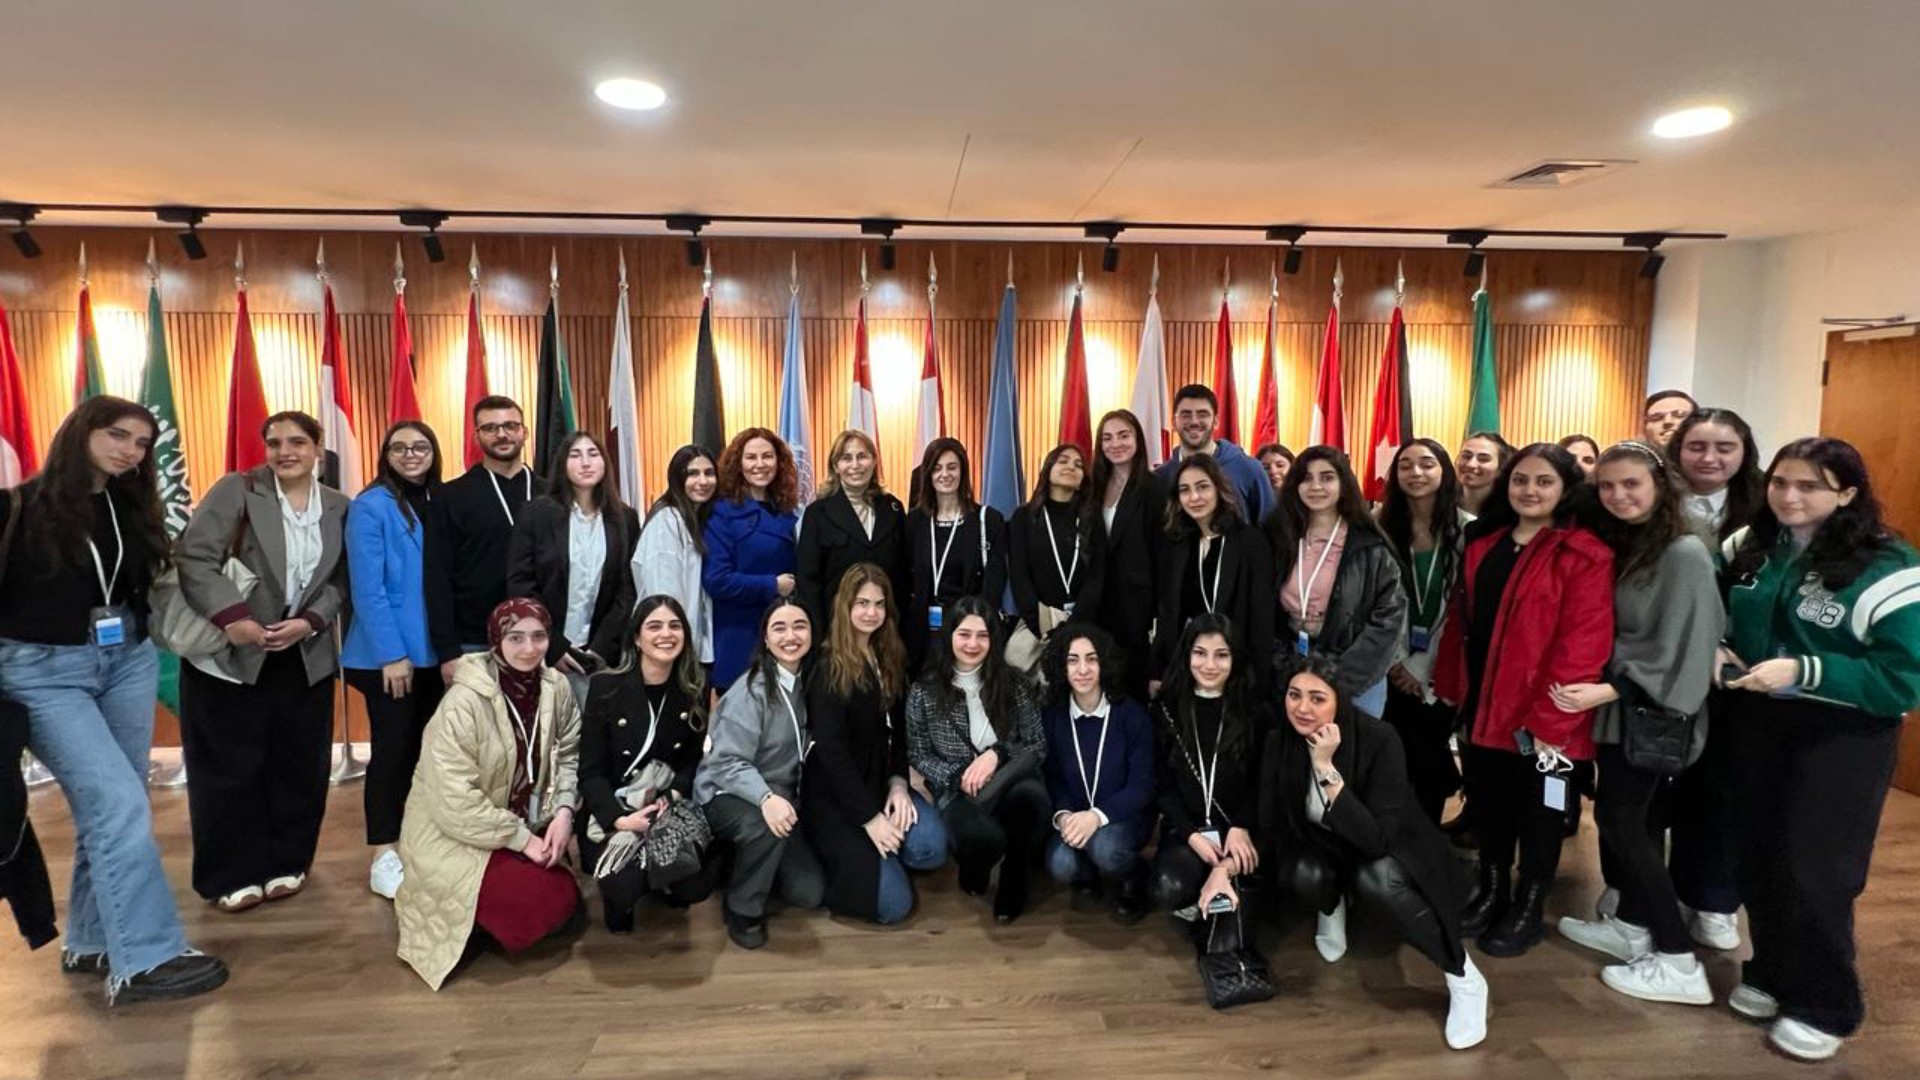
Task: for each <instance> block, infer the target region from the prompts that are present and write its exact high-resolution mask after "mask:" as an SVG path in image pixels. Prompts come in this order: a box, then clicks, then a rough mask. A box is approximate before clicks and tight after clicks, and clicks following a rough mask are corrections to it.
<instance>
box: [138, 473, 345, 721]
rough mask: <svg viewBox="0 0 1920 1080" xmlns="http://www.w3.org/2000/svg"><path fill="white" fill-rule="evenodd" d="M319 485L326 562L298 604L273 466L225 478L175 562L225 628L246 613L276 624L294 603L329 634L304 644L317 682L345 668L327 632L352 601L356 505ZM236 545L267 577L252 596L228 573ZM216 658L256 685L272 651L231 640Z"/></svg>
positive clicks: (185, 535) (199, 606)
mask: <svg viewBox="0 0 1920 1080" xmlns="http://www.w3.org/2000/svg"><path fill="white" fill-rule="evenodd" d="M313 490H314V492H315V494H316V495H317V496H318V497H319V499H320V564H319V565H318V566H316V567H315V568H314V571H313V580H312V581H310V582H308V584H307V589H306V593H305V594H304V595H302V596H300V597H298V598H296V600H297V602H295V603H291V604H290V603H289V601H288V598H287V595H286V592H287V585H286V581H287V538H286V532H285V530H284V529H283V528H282V526H281V523H280V500H279V497H278V496H277V495H276V494H275V491H274V484H273V470H272V469H271V468H269V467H267V466H265V465H262V466H259V467H258V468H255V469H252V470H250V471H248V472H244V473H228V474H227V475H225V476H223V477H221V478H220V480H219V482H218V483H216V484H214V485H213V488H212V490H210V491H208V492H207V494H206V497H204V498H202V499H201V500H200V505H199V506H198V507H196V508H195V509H194V512H193V517H192V518H190V519H189V520H188V521H187V527H186V529H185V530H184V531H182V532H181V534H180V539H179V540H177V541H175V543H174V548H173V560H174V562H175V563H176V564H177V565H178V566H179V568H180V592H181V594H182V595H184V596H185V597H186V599H187V603H189V604H191V605H192V606H193V609H194V610H195V611H197V612H199V613H200V614H201V615H204V616H206V617H207V619H209V620H211V621H212V622H213V624H214V625H215V626H220V627H225V626H227V625H229V624H231V623H234V622H238V621H239V620H241V619H244V618H252V619H253V620H255V621H256V622H258V623H259V624H260V625H262V626H270V625H272V624H273V623H276V622H279V621H280V620H281V619H284V618H286V616H287V611H288V610H289V608H291V610H292V611H293V612H294V614H296V615H302V616H306V617H307V618H308V619H309V620H310V621H312V622H314V624H315V625H314V628H315V629H316V630H319V631H322V632H321V633H316V634H313V635H311V636H309V637H308V638H307V639H306V640H305V641H303V642H301V643H300V645H299V646H298V648H299V650H300V658H301V659H302V660H303V661H304V662H305V663H306V666H307V684H308V685H310V686H311V685H312V684H314V683H317V682H319V681H320V680H321V679H324V678H326V677H327V676H329V675H332V674H333V673H334V672H335V671H336V670H338V668H339V650H338V649H337V648H335V645H334V638H333V634H332V633H330V632H327V631H330V630H331V629H332V625H333V623H335V622H336V621H338V620H339V618H340V613H341V610H342V609H343V608H344V607H345V606H346V599H347V595H348V593H347V555H346V548H345V546H344V540H343V534H342V529H343V526H344V524H345V522H346V518H347V508H348V507H349V506H350V505H352V504H351V502H350V501H349V500H348V499H347V497H346V496H345V495H342V494H341V493H340V492H338V491H335V490H334V489H333V488H330V487H327V486H325V485H324V484H321V483H320V482H319V481H317V480H316V481H315V482H314V488H313ZM243 516H244V517H245V518H246V527H245V528H244V529H242V530H241V532H240V537H239V543H238V545H237V546H236V547H234V548H230V545H233V541H234V531H235V529H236V528H238V527H239V526H240V524H241V518H242V517H243ZM230 551H232V553H235V554H238V556H239V558H240V561H241V562H242V563H243V564H245V565H246V567H247V569H249V570H252V571H253V572H254V574H255V575H257V576H258V577H259V579H260V583H259V584H258V585H256V586H254V589H253V591H252V592H251V593H249V594H248V595H247V596H246V597H244V598H243V597H242V596H241V595H240V590H238V589H236V588H234V586H233V582H231V581H229V580H227V577H226V575H225V574H222V573H221V572H220V567H221V566H222V565H223V564H224V563H225V562H226V561H227V556H228V554H229V553H230ZM214 659H215V661H216V662H217V663H218V664H219V666H220V668H221V670H223V671H225V672H227V673H228V674H230V675H232V676H234V677H235V678H237V679H239V680H240V681H241V682H243V683H247V684H249V685H251V684H252V683H253V681H254V680H255V679H258V678H259V677H260V667H261V665H263V664H265V663H266V660H267V653H266V650H264V649H262V648H260V647H258V646H254V645H248V646H244V647H241V646H232V645H229V646H228V647H227V648H226V649H224V650H222V651H221V652H219V653H216V654H215V655H214Z"/></svg>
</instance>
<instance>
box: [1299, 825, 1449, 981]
mask: <svg viewBox="0 0 1920 1080" xmlns="http://www.w3.org/2000/svg"><path fill="white" fill-rule="evenodd" d="M1278 877H1279V881H1280V883H1281V884H1282V885H1283V886H1285V888H1286V889H1287V891H1288V892H1289V893H1291V894H1292V895H1293V898H1294V899H1295V900H1297V901H1298V902H1299V903H1300V905H1301V906H1302V907H1305V908H1309V909H1311V910H1313V911H1316V912H1319V913H1321V914H1330V913H1332V911H1333V909H1334V908H1335V907H1337V906H1339V903H1340V901H1341V899H1342V898H1344V897H1346V896H1348V895H1349V894H1351V895H1352V896H1353V897H1354V898H1355V899H1356V900H1358V901H1359V904H1360V906H1363V907H1365V908H1366V909H1368V910H1370V911H1377V912H1380V913H1381V914H1383V915H1385V916H1387V918H1389V919H1391V920H1392V921H1393V925H1394V929H1396V930H1398V931H1399V932H1400V939H1401V940H1402V941H1405V942H1406V943H1407V944H1409V945H1411V946H1413V947H1414V948H1415V949H1418V950H1419V951H1420V954H1421V955H1423V956H1425V957H1426V958H1427V959H1429V960H1431V961H1433V962H1434V964H1435V965H1436V966H1438V967H1439V968H1440V970H1442V971H1444V972H1446V973H1448V974H1449V975H1459V974H1461V973H1463V972H1465V971H1466V950H1465V948H1464V947H1463V946H1462V945H1461V943H1460V937H1459V935H1458V934H1455V933H1452V932H1450V931H1448V930H1447V926H1446V922H1445V921H1444V920H1442V919H1441V918H1440V913H1439V912H1438V911H1436V910H1435V909H1434V906H1433V904H1432V902H1430V901H1429V900H1428V899H1427V897H1426V894H1425V893H1422V892H1421V891H1420V887H1419V886H1417V885H1415V884H1414V883H1413V879H1412V877H1410V876H1409V875H1408V874H1407V868H1406V866H1405V865H1404V864H1402V863H1401V862H1400V860H1398V859H1396V858H1394V857H1393V856H1391V855H1383V856H1381V857H1380V858H1378V859H1374V860H1372V861H1370V862H1356V863H1339V862H1336V861H1335V860H1334V858H1333V857H1332V856H1330V855H1329V854H1328V853H1327V852H1325V851H1322V850H1320V849H1318V848H1301V849H1299V850H1297V851H1294V852H1291V853H1289V854H1288V855H1286V856H1284V857H1283V858H1282V859H1281V862H1280V866H1279V869H1278Z"/></svg>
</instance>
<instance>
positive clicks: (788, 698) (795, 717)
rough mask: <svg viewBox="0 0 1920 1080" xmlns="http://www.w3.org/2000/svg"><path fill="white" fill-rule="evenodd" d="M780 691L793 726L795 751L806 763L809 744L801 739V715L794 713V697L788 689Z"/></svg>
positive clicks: (782, 688) (781, 700)
mask: <svg viewBox="0 0 1920 1080" xmlns="http://www.w3.org/2000/svg"><path fill="white" fill-rule="evenodd" d="M776 681H777V677H776ZM779 690H780V704H782V705H785V706H786V707H787V720H788V722H790V723H791V724H793V749H794V751H795V752H796V753H798V754H799V755H800V760H802V761H805V760H806V759H807V743H806V740H804V739H802V738H801V737H800V714H799V713H797V712H794V711H793V695H792V694H789V693H788V692H787V688H786V687H784V686H782V687H780V688H779Z"/></svg>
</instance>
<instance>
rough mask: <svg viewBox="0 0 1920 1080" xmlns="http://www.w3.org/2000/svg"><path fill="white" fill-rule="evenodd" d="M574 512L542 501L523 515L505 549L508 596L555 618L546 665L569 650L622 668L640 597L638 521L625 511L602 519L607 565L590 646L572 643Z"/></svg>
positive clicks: (595, 603) (532, 504) (530, 505)
mask: <svg viewBox="0 0 1920 1080" xmlns="http://www.w3.org/2000/svg"><path fill="white" fill-rule="evenodd" d="M571 513H572V510H571V509H570V508H568V507H566V506H562V505H561V504H560V503H559V502H557V501H556V500H554V499H553V498H552V497H551V496H547V495H542V496H540V497H539V498H536V499H534V500H533V501H532V502H530V503H528V504H527V505H526V507H525V509H523V510H521V511H520V520H519V521H517V522H516V523H515V524H514V526H513V539H512V541H511V542H510V543H509V544H508V545H507V595H508V596H531V597H533V598H534V599H535V600H538V601H540V602H541V603H542V604H545V605H546V608H547V614H548V615H551V616H552V617H553V631H552V641H551V643H550V644H549V645H548V646H547V663H548V664H557V663H559V662H560V657H562V656H564V655H565V654H566V652H567V650H568V649H570V648H583V649H591V650H593V652H594V653H595V654H596V655H597V656H599V657H600V659H602V660H604V661H606V662H607V663H609V664H617V663H619V662H620V653H621V651H622V650H623V649H624V648H625V647H626V642H625V640H624V639H625V638H626V636H627V619H628V617H629V616H630V615H631V614H632V613H633V605H634V603H635V602H636V601H638V600H639V597H637V596H635V595H634V592H633V549H634V545H636V544H638V543H639V542H640V515H639V514H637V513H635V512H634V510H633V507H631V506H622V507H621V508H620V512H619V513H617V514H606V513H603V514H601V515H600V524H601V527H602V528H603V529H605V530H606V534H607V564H606V566H605V567H603V568H602V569H601V571H600V591H599V593H597V594H596V595H595V596H594V600H593V620H592V632H593V639H592V640H591V641H568V640H567V635H566V621H567V572H568V570H569V569H570V567H569V565H568V563H569V556H568V543H567V525H568V517H569V515H570V514H571Z"/></svg>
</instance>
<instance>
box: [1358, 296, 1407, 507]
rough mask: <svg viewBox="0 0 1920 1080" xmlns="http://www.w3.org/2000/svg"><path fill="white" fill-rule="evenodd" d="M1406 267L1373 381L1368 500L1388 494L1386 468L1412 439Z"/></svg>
mask: <svg viewBox="0 0 1920 1080" xmlns="http://www.w3.org/2000/svg"><path fill="white" fill-rule="evenodd" d="M1406 292H1407V274H1406V270H1405V269H1404V268H1402V269H1400V270H1399V271H1398V272H1397V273H1396V274H1395V277H1394V294H1393V321H1392V323H1391V324H1390V325H1388V327H1387V351H1386V353H1385V354H1384V355H1383V356H1381V358H1380V381H1379V382H1377V383H1375V384H1374V391H1373V424H1372V426H1371V428H1370V429H1369V430H1368V432H1367V464H1366V468H1365V469H1364V470H1362V471H1361V473H1360V482H1361V486H1362V488H1363V490H1364V492H1365V494H1366V497H1367V499H1368V501H1370V502H1379V501H1381V500H1382V499H1385V498H1386V497H1387V470H1389V469H1391V468H1393V455H1395V454H1397V453H1399V452H1400V448H1401V447H1402V446H1405V445H1406V444H1407V443H1409V442H1412V441H1413V402H1412V400H1411V399H1410V398H1409V397H1408V396H1407V390H1408V387H1407V381H1408V372H1407V367H1408V362H1407V323H1406V319H1405V318H1404V317H1403V316H1402V315H1401V313H1400V308H1401V304H1402V302H1403V301H1404V300H1405V298H1406Z"/></svg>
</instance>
